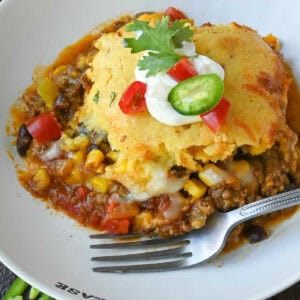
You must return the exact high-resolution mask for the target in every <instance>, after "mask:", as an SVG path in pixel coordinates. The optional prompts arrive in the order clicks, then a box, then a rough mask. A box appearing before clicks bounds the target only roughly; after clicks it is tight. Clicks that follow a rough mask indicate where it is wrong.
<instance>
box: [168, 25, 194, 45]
mask: <svg viewBox="0 0 300 300" xmlns="http://www.w3.org/2000/svg"><path fill="white" fill-rule="evenodd" d="M171 28H172V30H176V33H175V35H174V36H173V38H172V41H173V43H174V46H175V48H182V46H183V45H182V42H183V41H186V42H190V41H191V40H192V37H193V31H192V30H191V29H190V27H188V26H185V22H184V21H182V20H181V21H180V20H175V21H174V23H173V24H172V25H171Z"/></svg>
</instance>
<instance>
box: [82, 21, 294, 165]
mask: <svg viewBox="0 0 300 300" xmlns="http://www.w3.org/2000/svg"><path fill="white" fill-rule="evenodd" d="M143 18H144V19H145V16H143ZM152 18H153V16H152ZM193 30H194V37H193V41H194V43H195V45H196V49H197V52H198V53H199V54H202V55H206V56H208V57H210V58H211V59H213V60H215V61H216V62H218V63H219V64H221V65H222V66H223V68H224V70H225V79H224V85H225V91H224V96H225V97H226V98H227V99H228V100H229V101H230V102H231V104H232V105H231V111H230V113H229V116H228V118H227V121H226V122H225V124H224V125H223V127H222V128H221V130H220V131H219V132H218V133H213V132H212V131H211V130H210V129H209V128H207V126H206V125H205V124H204V123H202V122H199V123H194V124H191V125H184V126H176V127H172V126H167V125H164V124H162V123H160V122H158V121H157V120H155V119H154V118H153V117H152V116H151V115H150V114H149V113H148V112H145V113H139V114H135V115H125V114H124V113H123V112H122V111H121V110H120V108H119V105H118V102H119V99H120V97H121V95H122V93H123V92H124V90H125V89H126V88H127V87H128V85H129V84H130V83H131V82H133V81H134V80H135V76H134V69H135V67H136V64H137V61H138V60H139V58H140V57H141V55H142V53H138V54H131V53H130V50H129V49H127V48H125V47H124V46H123V44H122V40H123V37H124V36H125V35H126V34H127V33H126V32H125V31H124V28H121V29H120V30H119V31H118V32H116V33H109V34H103V35H102V36H101V37H100V38H99V40H98V41H97V42H96V44H95V45H96V48H97V49H98V50H99V51H98V53H97V54H96V56H95V58H94V60H93V61H92V64H91V66H90V69H89V70H88V71H87V75H88V77H89V78H90V80H91V81H92V82H93V86H92V89H91V91H90V93H89V94H88V95H87V97H86V99H85V103H84V106H83V107H82V109H81V110H80V111H79V113H78V114H77V118H78V120H79V121H80V122H84V123H85V125H86V126H87V128H88V129H89V130H93V129H94V130H96V131H99V130H104V131H106V132H107V133H108V140H109V143H110V145H111V147H112V148H113V149H114V150H118V151H120V153H121V154H122V157H123V158H124V159H128V160H140V161H147V160H156V159H157V160H161V159H162V158H165V159H167V160H168V161H170V164H171V165H172V164H173V165H180V166H184V167H186V168H188V169H190V170H197V168H198V166H199V163H205V162H208V161H213V162H216V161H218V160H222V161H223V160H225V159H226V158H229V157H231V156H232V155H233V154H234V153H235V152H236V150H237V149H238V148H241V147H242V149H243V150H244V152H249V153H250V154H253V155H256V154H260V153H263V152H264V151H266V150H267V149H269V148H271V147H272V146H273V145H274V143H275V141H276V140H278V136H279V135H278V133H279V132H281V131H285V130H287V131H289V128H288V127H287V126H286V121H285V110H286V104H287V91H288V88H289V79H288V78H287V75H286V72H285V68H284V65H283V63H282V61H281V58H280V56H279V55H278V53H276V52H275V51H273V49H271V47H270V46H269V45H268V44H267V43H266V42H265V41H264V40H263V39H262V38H261V36H260V35H259V34H258V33H257V32H256V31H254V30H252V29H250V28H249V27H246V26H240V25H238V24H236V23H230V24H228V25H210V24H207V25H204V26H201V27H193ZM97 92H99V102H98V103H95V102H94V101H93V97H94V95H95V94H96V93H97ZM112 92H114V93H115V94H116V100H115V101H113V102H112V103H111V98H110V95H111V93H112ZM289 134H292V133H289Z"/></svg>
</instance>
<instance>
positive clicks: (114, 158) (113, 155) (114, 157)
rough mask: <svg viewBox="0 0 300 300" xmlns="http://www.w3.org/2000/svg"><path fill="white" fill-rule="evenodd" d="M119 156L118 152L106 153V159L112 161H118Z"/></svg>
mask: <svg viewBox="0 0 300 300" xmlns="http://www.w3.org/2000/svg"><path fill="white" fill-rule="evenodd" d="M118 156H119V152H118V151H109V152H107V153H106V157H107V158H109V159H111V160H112V161H117V160H118Z"/></svg>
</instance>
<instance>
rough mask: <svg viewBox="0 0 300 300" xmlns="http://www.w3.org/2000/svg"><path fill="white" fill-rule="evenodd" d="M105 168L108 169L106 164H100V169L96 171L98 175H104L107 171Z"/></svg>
mask: <svg viewBox="0 0 300 300" xmlns="http://www.w3.org/2000/svg"><path fill="white" fill-rule="evenodd" d="M105 167H106V165H105V164H100V165H99V167H98V168H97V169H96V173H97V174H103V173H104V171H105Z"/></svg>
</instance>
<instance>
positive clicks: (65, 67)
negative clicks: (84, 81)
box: [52, 65, 67, 77]
mask: <svg viewBox="0 0 300 300" xmlns="http://www.w3.org/2000/svg"><path fill="white" fill-rule="evenodd" d="M66 69H67V66H66V65H61V66H58V67H57V68H55V70H54V71H53V73H52V74H53V76H54V77H56V76H57V75H58V74H60V73H62V72H63V71H65V70H66Z"/></svg>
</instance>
